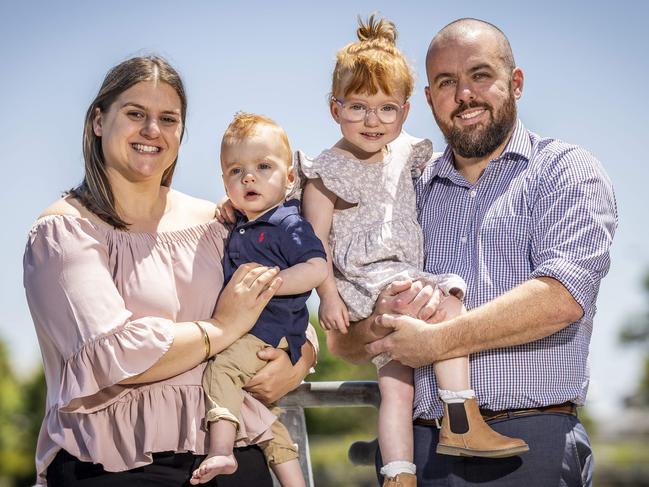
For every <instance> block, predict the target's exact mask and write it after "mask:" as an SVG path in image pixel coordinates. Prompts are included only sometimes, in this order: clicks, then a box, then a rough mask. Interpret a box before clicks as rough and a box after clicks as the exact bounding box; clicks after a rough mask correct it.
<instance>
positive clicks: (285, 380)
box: [244, 341, 315, 404]
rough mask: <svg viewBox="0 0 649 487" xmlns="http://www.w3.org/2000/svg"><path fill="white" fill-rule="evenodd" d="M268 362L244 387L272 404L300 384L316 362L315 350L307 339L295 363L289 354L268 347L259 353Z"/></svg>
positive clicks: (257, 397)
mask: <svg viewBox="0 0 649 487" xmlns="http://www.w3.org/2000/svg"><path fill="white" fill-rule="evenodd" d="M257 356H258V357H259V358H260V359H262V360H267V361H268V363H267V364H266V365H265V366H264V367H263V368H262V369H261V370H260V371H259V372H257V374H256V375H255V376H254V377H253V378H252V379H250V380H249V381H248V383H247V384H246V386H245V387H244V389H245V390H246V391H248V392H249V393H250V394H252V396H254V397H255V398H256V399H258V400H260V401H261V402H263V403H264V404H271V403H274V402H276V401H277V400H279V399H280V398H282V397H284V396H285V395H286V394H287V393H289V392H290V391H292V390H293V389H295V388H296V387H297V386H299V385H300V384H301V383H302V381H303V380H304V378H305V377H306V375H307V374H308V373H309V369H310V368H311V367H312V366H313V364H314V363H315V350H314V349H313V346H312V345H311V344H310V343H309V342H308V341H307V342H306V343H305V344H304V345H302V356H301V357H300V360H298V361H297V363H296V364H295V365H292V364H291V359H290V358H289V356H288V354H287V353H286V352H284V351H283V350H280V349H278V348H272V347H268V348H265V349H263V350H262V351H260V352H259V353H257Z"/></svg>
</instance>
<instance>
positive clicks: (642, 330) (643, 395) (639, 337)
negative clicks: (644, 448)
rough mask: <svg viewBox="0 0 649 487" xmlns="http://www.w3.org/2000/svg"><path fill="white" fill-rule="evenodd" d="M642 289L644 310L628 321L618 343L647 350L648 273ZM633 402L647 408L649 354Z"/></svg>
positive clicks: (648, 320)
mask: <svg viewBox="0 0 649 487" xmlns="http://www.w3.org/2000/svg"><path fill="white" fill-rule="evenodd" d="M643 288H644V291H645V297H646V299H647V304H646V309H645V310H644V311H643V312H642V313H639V314H636V315H634V316H631V317H630V318H629V319H628V321H627V323H626V325H625V326H624V328H623V329H622V331H621V332H620V341H621V342H622V343H624V344H627V345H641V346H643V347H644V349H645V350H647V346H648V345H649V271H647V273H646V274H645V277H644V280H643ZM634 402H635V403H637V404H639V405H643V406H645V407H649V353H646V355H645V361H644V370H643V372H642V375H641V377H640V384H638V389H637V392H636V396H635V398H634Z"/></svg>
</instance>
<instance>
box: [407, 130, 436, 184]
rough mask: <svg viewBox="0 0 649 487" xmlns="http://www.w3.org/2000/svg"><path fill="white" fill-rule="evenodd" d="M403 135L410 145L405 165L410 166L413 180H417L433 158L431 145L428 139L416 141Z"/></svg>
mask: <svg viewBox="0 0 649 487" xmlns="http://www.w3.org/2000/svg"><path fill="white" fill-rule="evenodd" d="M403 135H404V136H406V137H408V139H409V142H410V143H411V144H412V146H411V152H410V156H409V157H408V163H407V164H408V165H409V166H410V171H411V173H412V177H413V179H419V177H420V176H421V174H422V173H423V172H424V169H426V166H427V165H428V164H429V163H430V161H431V160H432V158H433V143H432V142H431V141H430V140H428V139H418V138H416V137H412V136H410V135H407V134H403Z"/></svg>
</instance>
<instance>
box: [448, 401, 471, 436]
mask: <svg viewBox="0 0 649 487" xmlns="http://www.w3.org/2000/svg"><path fill="white" fill-rule="evenodd" d="M447 406H448V419H449V426H450V428H451V432H452V433H454V434H456V435H463V434H464V433H466V432H467V431H469V420H468V418H467V417H466V410H465V409H464V403H463V402H457V403H452V404H447Z"/></svg>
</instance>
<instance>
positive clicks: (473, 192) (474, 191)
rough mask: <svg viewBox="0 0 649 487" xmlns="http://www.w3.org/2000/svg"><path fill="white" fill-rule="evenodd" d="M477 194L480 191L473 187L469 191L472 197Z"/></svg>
mask: <svg viewBox="0 0 649 487" xmlns="http://www.w3.org/2000/svg"><path fill="white" fill-rule="evenodd" d="M477 194H478V192H477V191H476V190H475V189H472V190H471V191H469V196H470V197H471V198H475V197H476V195H477Z"/></svg>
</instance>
